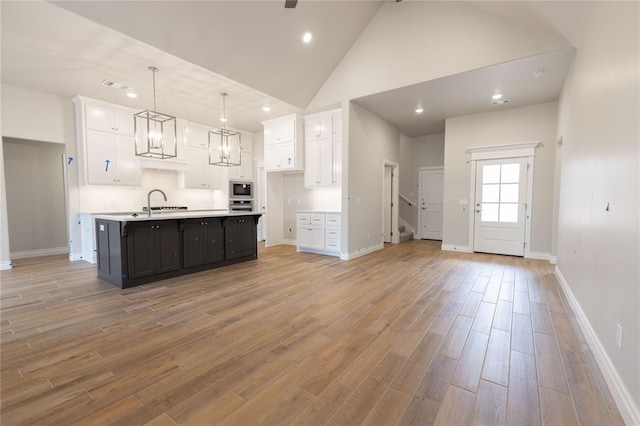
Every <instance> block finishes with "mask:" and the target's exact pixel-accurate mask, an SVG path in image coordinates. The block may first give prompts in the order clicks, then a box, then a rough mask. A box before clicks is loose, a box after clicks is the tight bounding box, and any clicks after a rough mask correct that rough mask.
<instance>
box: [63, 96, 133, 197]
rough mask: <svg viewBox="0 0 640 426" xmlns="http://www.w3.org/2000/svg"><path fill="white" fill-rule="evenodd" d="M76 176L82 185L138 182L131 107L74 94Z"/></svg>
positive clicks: (130, 184) (130, 183) (131, 184)
mask: <svg viewBox="0 0 640 426" xmlns="http://www.w3.org/2000/svg"><path fill="white" fill-rule="evenodd" d="M73 101H74V103H75V105H76V123H77V124H76V126H77V127H76V134H77V142H78V167H79V172H78V175H79V178H80V183H81V184H82V185H87V184H93V185H129V186H139V185H141V184H142V169H141V168H140V159H139V158H138V157H136V155H135V147H134V140H133V114H135V113H136V111H135V110H133V109H131V108H125V107H121V106H118V105H113V104H109V103H106V102H101V101H96V100H93V99H87V98H81V97H79V96H78V97H75V98H74V99H73Z"/></svg>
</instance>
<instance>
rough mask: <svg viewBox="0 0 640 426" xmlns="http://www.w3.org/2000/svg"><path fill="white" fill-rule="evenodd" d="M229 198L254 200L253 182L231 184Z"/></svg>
mask: <svg viewBox="0 0 640 426" xmlns="http://www.w3.org/2000/svg"><path fill="white" fill-rule="evenodd" d="M229 198H243V199H250V198H253V184H252V183H251V182H229Z"/></svg>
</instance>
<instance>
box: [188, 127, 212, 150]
mask: <svg viewBox="0 0 640 426" xmlns="http://www.w3.org/2000/svg"><path fill="white" fill-rule="evenodd" d="M185 138H186V142H187V146H197V147H200V148H208V147H209V131H208V130H207V129H206V128H204V127H200V126H194V125H188V126H187V127H186V129H185Z"/></svg>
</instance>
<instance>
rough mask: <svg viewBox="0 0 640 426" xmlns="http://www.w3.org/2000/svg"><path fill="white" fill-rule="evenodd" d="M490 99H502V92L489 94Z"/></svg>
mask: <svg viewBox="0 0 640 426" xmlns="http://www.w3.org/2000/svg"><path fill="white" fill-rule="evenodd" d="M491 99H493V100H494V101H497V100H498V99H502V93H496V94H495V95H493V96H491Z"/></svg>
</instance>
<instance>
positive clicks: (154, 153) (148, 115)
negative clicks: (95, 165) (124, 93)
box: [133, 67, 178, 159]
mask: <svg viewBox="0 0 640 426" xmlns="http://www.w3.org/2000/svg"><path fill="white" fill-rule="evenodd" d="M149 70H150V71H151V72H152V75H153V110H146V111H142V112H139V113H137V114H135V115H134V116H133V129H134V144H135V148H136V155H137V156H138V157H147V158H158V159H166V158H174V157H176V156H177V155H178V154H177V150H178V135H177V133H178V132H177V127H176V118H175V117H172V116H170V115H166V114H162V113H159V112H157V109H156V72H158V68H156V67H149Z"/></svg>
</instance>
